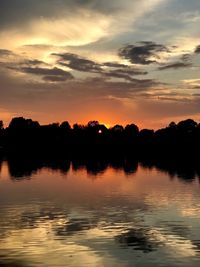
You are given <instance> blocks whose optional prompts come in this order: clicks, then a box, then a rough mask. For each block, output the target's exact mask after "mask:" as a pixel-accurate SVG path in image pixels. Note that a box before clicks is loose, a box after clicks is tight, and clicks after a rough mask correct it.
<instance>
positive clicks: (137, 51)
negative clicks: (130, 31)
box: [119, 42, 170, 65]
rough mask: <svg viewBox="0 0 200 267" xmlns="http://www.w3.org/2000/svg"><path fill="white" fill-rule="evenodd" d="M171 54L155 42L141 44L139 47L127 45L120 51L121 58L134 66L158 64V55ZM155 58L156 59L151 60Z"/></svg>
mask: <svg viewBox="0 0 200 267" xmlns="http://www.w3.org/2000/svg"><path fill="white" fill-rule="evenodd" d="M160 52H168V53H169V52H170V51H169V49H168V48H167V47H166V46H164V45H162V44H156V43H154V42H139V43H138V44H137V45H126V46H125V47H123V48H121V49H120V50H119V56H120V57H122V58H124V59H127V60H129V61H130V62H131V63H133V64H142V65H149V64H152V63H157V60H156V59H159V56H158V53H160ZM151 58H154V59H151Z"/></svg>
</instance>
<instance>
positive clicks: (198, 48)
mask: <svg viewBox="0 0 200 267" xmlns="http://www.w3.org/2000/svg"><path fill="white" fill-rule="evenodd" d="M194 52H195V53H196V54H200V45H198V46H197V47H196V49H195V51H194Z"/></svg>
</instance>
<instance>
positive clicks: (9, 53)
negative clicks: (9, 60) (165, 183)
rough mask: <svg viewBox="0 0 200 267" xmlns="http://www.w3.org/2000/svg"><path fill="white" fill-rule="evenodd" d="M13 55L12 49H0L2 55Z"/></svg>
mask: <svg viewBox="0 0 200 267" xmlns="http://www.w3.org/2000/svg"><path fill="white" fill-rule="evenodd" d="M9 55H12V51H10V50H7V49H0V57H1V56H9Z"/></svg>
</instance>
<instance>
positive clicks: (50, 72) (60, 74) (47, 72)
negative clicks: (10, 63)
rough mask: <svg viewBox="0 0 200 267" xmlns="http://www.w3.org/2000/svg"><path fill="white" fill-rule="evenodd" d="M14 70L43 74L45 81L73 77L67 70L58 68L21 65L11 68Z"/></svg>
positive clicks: (63, 79)
mask: <svg viewBox="0 0 200 267" xmlns="http://www.w3.org/2000/svg"><path fill="white" fill-rule="evenodd" d="M13 69H14V70H17V71H20V72H23V73H28V74H33V75H39V76H45V77H44V79H45V80H46V81H47V80H48V81H50V80H51V81H66V80H71V79H73V75H72V74H71V73H70V72H68V71H64V70H62V69H59V68H51V69H49V68H40V67H21V68H13ZM50 77H51V78H50Z"/></svg>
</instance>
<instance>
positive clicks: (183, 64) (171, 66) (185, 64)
mask: <svg viewBox="0 0 200 267" xmlns="http://www.w3.org/2000/svg"><path fill="white" fill-rule="evenodd" d="M187 67H192V63H189V62H175V63H172V64H168V65H164V66H161V67H159V68H158V69H159V70H167V69H182V68H187Z"/></svg>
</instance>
